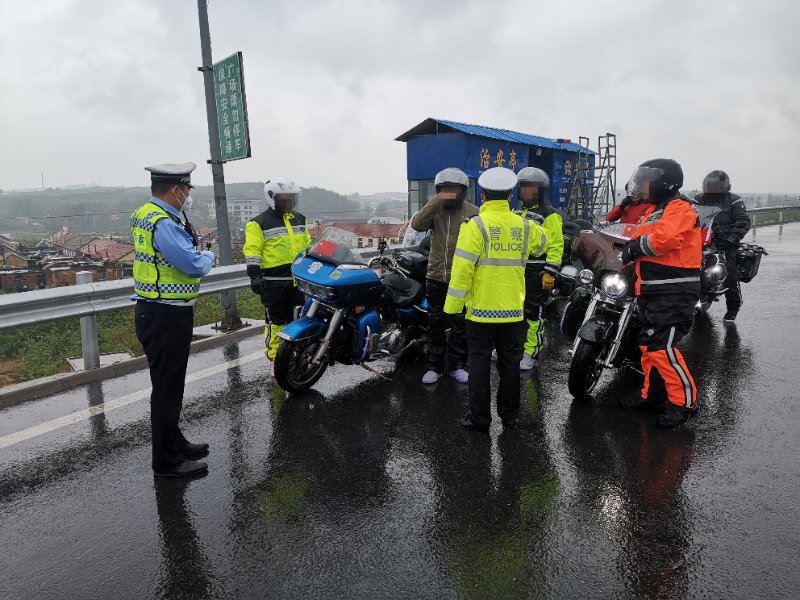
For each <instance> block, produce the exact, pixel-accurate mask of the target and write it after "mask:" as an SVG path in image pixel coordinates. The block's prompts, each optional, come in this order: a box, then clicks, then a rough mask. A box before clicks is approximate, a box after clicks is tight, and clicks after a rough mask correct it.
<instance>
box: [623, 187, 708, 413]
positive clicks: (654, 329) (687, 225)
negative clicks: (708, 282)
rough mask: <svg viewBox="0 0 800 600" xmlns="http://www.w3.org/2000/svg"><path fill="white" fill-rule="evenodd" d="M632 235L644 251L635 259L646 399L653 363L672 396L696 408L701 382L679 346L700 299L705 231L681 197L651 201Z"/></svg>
mask: <svg viewBox="0 0 800 600" xmlns="http://www.w3.org/2000/svg"><path fill="white" fill-rule="evenodd" d="M633 238H634V239H636V240H638V243H639V249H640V251H641V252H640V254H642V255H643V256H641V257H640V258H638V259H637V260H636V274H637V276H638V280H637V282H636V295H637V296H638V297H639V302H638V304H639V318H640V321H641V324H642V328H641V332H640V334H639V345H640V347H641V350H642V370H643V371H644V387H643V389H642V398H645V399H647V397H648V394H649V393H651V391H652V385H651V383H652V382H653V377H652V376H651V374H652V372H653V369H654V368H655V370H656V372H657V373H658V375H659V376H660V377H661V378H662V379H663V380H664V385H665V387H666V391H667V398H668V400H669V401H670V402H671V403H673V404H676V405H678V406H681V407H683V408H687V409H695V408H696V407H697V387H696V386H695V383H694V379H693V378H692V375H691V374H690V373H689V369H688V368H687V367H686V361H684V359H683V355H682V354H681V351H680V350H678V348H676V347H675V346H676V344H677V343H678V342H679V341H680V340H681V338H683V336H684V335H686V333H688V331H689V329H690V327H691V325H692V319H693V317H694V311H695V306H696V305H697V301H698V299H699V298H700V267H701V263H702V256H703V239H702V238H703V236H702V233H701V231H700V224H699V221H698V219H697V214H696V213H695V210H694V208H693V207H692V204H691V201H690V200H689V199H688V198H685V197H684V196H677V197H674V198H671V199H669V200H666V201H663V202H660V203H659V204H656V205H652V206H650V207H649V208H648V209H647V211H646V212H645V213H644V215H643V217H642V220H641V221H640V223H639V226H638V227H637V229H636V231H635V233H634V234H633ZM653 375H655V374H653Z"/></svg>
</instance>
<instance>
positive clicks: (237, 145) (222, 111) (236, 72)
mask: <svg viewBox="0 0 800 600" xmlns="http://www.w3.org/2000/svg"><path fill="white" fill-rule="evenodd" d="M214 95H215V96H216V99H217V120H218V121H219V146H220V152H221V154H222V160H224V161H227V160H239V159H240V158H248V157H249V156H250V130H249V127H248V121H247V102H246V100H245V95H244V72H243V70H242V53H241V52H237V53H236V54H232V55H231V56H229V57H228V58H225V59H223V60H221V61H219V62H218V63H215V64H214Z"/></svg>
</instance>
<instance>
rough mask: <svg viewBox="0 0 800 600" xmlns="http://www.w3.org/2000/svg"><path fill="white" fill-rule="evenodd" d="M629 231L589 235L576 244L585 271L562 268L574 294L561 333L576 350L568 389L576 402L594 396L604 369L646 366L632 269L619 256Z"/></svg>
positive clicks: (617, 227)
mask: <svg viewBox="0 0 800 600" xmlns="http://www.w3.org/2000/svg"><path fill="white" fill-rule="evenodd" d="M630 227H631V226H630V225H626V224H624V223H616V224H612V225H609V226H608V227H605V228H592V229H585V230H583V231H581V233H580V234H579V235H578V236H577V238H576V239H575V243H574V245H573V257H574V258H575V259H577V260H579V261H580V263H581V264H582V265H583V266H584V268H583V269H582V270H581V271H579V272H578V273H577V275H574V274H573V273H574V271H575V270H576V268H575V267H572V266H566V267H564V268H562V272H561V278H562V279H564V280H569V279H572V280H573V281H574V286H575V289H574V291H573V292H572V294H571V295H570V299H569V302H568V303H567V305H566V307H565V308H564V314H563V316H562V319H561V331H562V333H564V334H565V335H566V336H567V337H568V338H569V339H570V340H573V346H572V350H571V351H570V353H571V354H572V360H571V362H570V367H569V378H568V388H569V392H570V394H572V395H573V396H574V397H575V398H585V397H587V396H589V394H590V393H591V392H592V390H593V389H594V387H595V386H596V385H597V382H598V381H599V380H600V376H601V375H602V373H603V370H604V369H616V368H621V367H626V366H631V367H634V368H635V365H638V364H639V363H640V360H641V351H640V350H639V345H638V342H637V337H638V334H639V328H640V324H639V319H638V313H637V304H636V296H635V294H634V285H635V281H636V272H635V269H634V267H633V265H632V264H631V265H627V266H623V265H622V262H621V261H620V257H619V254H620V250H621V249H622V247H623V246H624V245H625V244H626V243H627V242H628V241H629V240H630V237H629V235H628V232H629V231H630Z"/></svg>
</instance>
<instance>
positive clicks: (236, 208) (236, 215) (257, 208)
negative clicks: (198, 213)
mask: <svg viewBox="0 0 800 600" xmlns="http://www.w3.org/2000/svg"><path fill="white" fill-rule="evenodd" d="M262 210H263V209H262V208H261V200H260V199H254V198H228V219H229V220H230V223H231V225H232V226H238V225H241V224H242V223H246V222H247V221H249V220H250V219H254V218H255V217H257V216H258V215H260V214H261V212H262ZM208 217H209V219H214V220H215V219H216V218H217V212H216V208H215V207H214V203H213V202H209V203H208Z"/></svg>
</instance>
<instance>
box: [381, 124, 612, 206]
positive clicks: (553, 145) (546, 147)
mask: <svg viewBox="0 0 800 600" xmlns="http://www.w3.org/2000/svg"><path fill="white" fill-rule="evenodd" d="M396 139H397V141H399V142H405V143H406V157H407V165H408V176H407V178H408V210H409V215H412V214H414V213H415V212H416V211H418V210H419V209H420V208H421V207H422V206H424V205H425V203H426V202H427V201H428V200H430V199H431V198H432V197H433V196H434V194H435V193H436V190H435V189H434V186H433V179H434V177H435V176H436V173H438V172H439V171H441V170H442V169H444V168H446V167H458V168H459V169H461V170H462V171H464V172H465V173H466V174H467V176H468V177H469V183H470V186H469V191H468V192H467V200H468V201H469V202H472V203H473V204H475V205H476V206H479V205H480V203H481V202H480V197H481V189H480V186H478V177H479V176H480V175H481V173H483V172H484V171H485V170H487V169H489V168H491V167H497V166H500V167H507V168H509V169H511V170H513V171H514V172H515V173H517V172H519V170H520V169H522V168H523V167H529V166H530V167H538V168H540V169H542V170H543V171H544V172H545V173H547V174H548V175H549V177H550V201H551V203H552V205H553V206H554V207H556V208H562V207H563V206H564V205H565V204H566V202H567V199H568V197H569V193H570V183H571V182H572V180H573V172H574V170H575V169H576V167H577V160H578V154H579V152H581V151H582V152H583V153H584V154H583V156H587V160H588V170H587V172H588V173H589V174H591V173H592V172H593V168H594V162H595V156H596V154H597V153H596V152H594V151H592V150H588V153H587V149H586V148H585V147H584V148H581V146H580V145H578V144H575V143H572V142H571V141H570V140H561V139H551V138H546V137H541V136H537V135H529V134H526V133H519V132H516V131H508V130H507V129H496V128H494V127H485V126H483V125H469V124H467V123H457V122H455V121H445V120H442V119H433V118H430V119H425V120H424V121H423V122H422V123H420V124H419V125H417V126H416V127H413V128H411V129H409V130H408V131H407V132H405V133H404V134H403V135H401V136H399V137H398V138H396ZM588 183H589V185H591V181H589V182H588ZM513 201H514V203H516V201H517V200H516V192H515V195H514V198H513Z"/></svg>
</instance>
